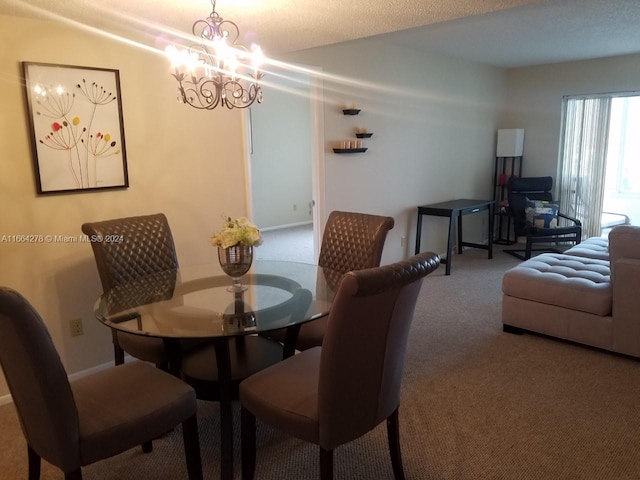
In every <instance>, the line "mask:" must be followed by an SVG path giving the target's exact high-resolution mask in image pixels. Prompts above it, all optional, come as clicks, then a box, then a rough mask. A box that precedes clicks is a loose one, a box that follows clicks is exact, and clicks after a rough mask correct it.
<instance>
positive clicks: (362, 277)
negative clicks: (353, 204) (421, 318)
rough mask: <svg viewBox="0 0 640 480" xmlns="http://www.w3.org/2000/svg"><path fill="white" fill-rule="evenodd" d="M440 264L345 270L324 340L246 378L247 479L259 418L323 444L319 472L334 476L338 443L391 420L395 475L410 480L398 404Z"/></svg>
mask: <svg viewBox="0 0 640 480" xmlns="http://www.w3.org/2000/svg"><path fill="white" fill-rule="evenodd" d="M439 264H440V258H439V257H438V256H437V255H436V254H434V253H422V254H420V255H416V256H414V257H411V258H410V259H408V260H406V261H402V262H398V263H394V264H392V265H386V266H382V267H376V268H370V269H365V270H358V271H353V272H348V273H346V274H345V275H344V276H343V277H342V280H341V282H340V286H339V288H338V291H337V293H336V295H335V299H334V301H333V304H332V306H331V311H330V313H329V316H328V322H327V329H326V332H325V335H324V341H323V344H322V347H314V348H311V349H308V350H305V351H303V352H302V353H300V354H298V355H294V356H293V357H290V358H288V359H287V360H285V361H283V362H280V363H278V364H277V365H274V366H272V367H269V368H267V369H265V370H262V371H261V372H259V373H256V374H255V375H253V376H251V377H249V378H248V379H246V380H244V381H243V382H242V383H241V384H240V404H241V425H242V478H243V479H244V480H250V479H252V478H253V476H254V471H255V459H256V435H255V428H256V417H257V418H259V419H261V420H262V421H263V422H265V423H267V424H269V425H271V426H273V427H275V428H277V429H279V430H281V431H283V432H285V433H287V434H289V435H292V436H294V437H296V438H299V439H301V440H304V441H307V442H311V443H314V444H316V445H319V446H320V478H321V479H322V480H328V479H331V478H333V450H334V449H335V448H337V447H339V446H340V445H343V444H345V443H348V442H351V441H353V440H355V439H357V438H359V437H361V436H362V435H364V434H365V433H367V432H369V431H370V430H372V429H373V428H375V427H376V426H377V425H378V424H380V423H381V422H383V421H385V420H386V422H387V433H388V441H389V450H390V453H391V461H392V466H393V472H394V476H395V478H396V480H402V479H404V471H403V467H402V460H401V455H400V438H399V424H398V407H399V405H400V386H401V381H402V372H403V368H404V359H405V353H406V347H407V341H408V336H409V329H410V326H411V321H412V319H413V313H414V309H415V305H416V301H417V297H418V293H419V292H420V287H421V285H422V280H423V278H424V277H425V276H426V275H428V274H429V273H431V272H433V271H434V270H435V269H436V268H437V267H438V265H439Z"/></svg>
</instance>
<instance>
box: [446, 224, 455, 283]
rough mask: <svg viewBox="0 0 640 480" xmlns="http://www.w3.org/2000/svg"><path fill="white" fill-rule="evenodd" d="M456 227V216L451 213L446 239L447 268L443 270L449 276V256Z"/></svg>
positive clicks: (451, 251)
mask: <svg viewBox="0 0 640 480" xmlns="http://www.w3.org/2000/svg"><path fill="white" fill-rule="evenodd" d="M455 226H456V216H455V215H454V214H453V212H452V213H451V216H450V217H449V235H448V237H447V267H446V268H445V271H444V274H445V275H449V274H450V273H451V254H452V253H453V236H454V232H455V229H456V228H455Z"/></svg>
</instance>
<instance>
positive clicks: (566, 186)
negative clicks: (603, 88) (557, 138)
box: [559, 93, 640, 237]
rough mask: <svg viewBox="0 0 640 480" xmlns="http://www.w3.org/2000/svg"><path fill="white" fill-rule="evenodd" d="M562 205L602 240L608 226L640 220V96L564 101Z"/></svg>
mask: <svg viewBox="0 0 640 480" xmlns="http://www.w3.org/2000/svg"><path fill="white" fill-rule="evenodd" d="M562 128H563V131H562V146H561V147H562V149H561V156H560V175H559V178H560V193H559V196H560V203H561V205H562V206H563V207H562V209H563V210H564V211H565V212H567V213H569V215H571V216H574V217H576V218H578V219H579V220H580V221H582V224H583V236H585V237H591V236H598V235H600V234H601V233H602V230H603V228H604V227H605V224H611V223H612V222H613V223H625V222H627V221H628V219H629V218H630V219H631V222H632V223H633V219H635V220H636V222H637V221H638V219H640V136H639V135H638V134H637V132H638V131H640V95H638V94H637V93H635V94H606V95H593V96H576V97H565V99H564V102H563V126H562Z"/></svg>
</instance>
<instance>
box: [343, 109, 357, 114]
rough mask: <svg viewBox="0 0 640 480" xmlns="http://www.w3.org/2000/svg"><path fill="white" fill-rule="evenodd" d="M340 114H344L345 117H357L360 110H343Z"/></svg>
mask: <svg viewBox="0 0 640 480" xmlns="http://www.w3.org/2000/svg"><path fill="white" fill-rule="evenodd" d="M342 113H344V114H345V115H358V114H359V113H360V110H358V109H357V108H345V109H344V110H342Z"/></svg>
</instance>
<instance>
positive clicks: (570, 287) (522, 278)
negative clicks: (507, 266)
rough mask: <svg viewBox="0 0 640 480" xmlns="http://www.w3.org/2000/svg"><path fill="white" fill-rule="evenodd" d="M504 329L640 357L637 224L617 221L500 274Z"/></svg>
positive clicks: (638, 237) (638, 230)
mask: <svg viewBox="0 0 640 480" xmlns="http://www.w3.org/2000/svg"><path fill="white" fill-rule="evenodd" d="M502 292H503V297H502V324H503V328H504V331H506V332H511V333H522V332H523V331H525V330H528V331H532V332H538V333H542V334H545V335H550V336H553V337H558V338H562V339H566V340H571V341H574V342H579V343H582V344H586V345H591V346H593V347H598V348H602V349H605V350H610V351H613V352H618V353H623V354H626V355H632V356H634V357H640V227H634V226H628V225H624V226H619V227H616V228H614V229H613V230H611V232H610V233H609V238H608V239H604V238H595V237H594V238H590V239H587V240H585V241H584V242H582V243H580V244H578V245H576V246H574V247H572V248H570V249H569V250H567V251H566V252H564V253H562V254H557V253H543V254H541V255H538V256H536V257H533V258H531V259H529V260H527V261H525V262H523V263H521V264H520V265H518V266H516V267H514V268H512V269H511V270H509V271H508V272H506V273H505V275H504V277H503V280H502Z"/></svg>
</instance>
